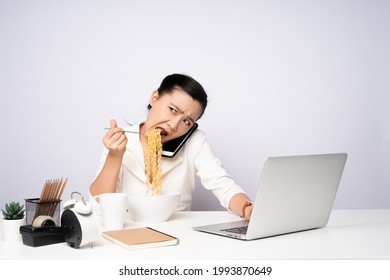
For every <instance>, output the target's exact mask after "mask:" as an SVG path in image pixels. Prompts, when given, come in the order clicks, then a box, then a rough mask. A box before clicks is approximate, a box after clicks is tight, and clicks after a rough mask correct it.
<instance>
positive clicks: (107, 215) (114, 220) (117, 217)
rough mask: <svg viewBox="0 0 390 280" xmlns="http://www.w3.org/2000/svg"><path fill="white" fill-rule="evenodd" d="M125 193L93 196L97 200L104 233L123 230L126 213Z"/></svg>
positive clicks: (126, 201)
mask: <svg viewBox="0 0 390 280" xmlns="http://www.w3.org/2000/svg"><path fill="white" fill-rule="evenodd" d="M127 196H128V195H127V193H103V194H101V195H98V196H95V198H97V199H98V200H99V204H100V211H101V214H102V217H103V228H104V230H106V231H109V230H118V229H123V227H124V225H125V219H126V213H127V204H128V200H127Z"/></svg>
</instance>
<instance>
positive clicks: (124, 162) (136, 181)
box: [90, 74, 253, 220]
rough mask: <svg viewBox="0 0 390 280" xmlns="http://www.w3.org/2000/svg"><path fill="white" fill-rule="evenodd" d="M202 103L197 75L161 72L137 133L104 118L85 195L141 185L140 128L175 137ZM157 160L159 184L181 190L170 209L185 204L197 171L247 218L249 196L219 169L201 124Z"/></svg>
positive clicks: (131, 190) (185, 206)
mask: <svg viewBox="0 0 390 280" xmlns="http://www.w3.org/2000/svg"><path fill="white" fill-rule="evenodd" d="M206 106H207V94H206V92H205V91H204V89H203V87H202V86H201V85H200V84H199V83H198V82H197V81H195V80H194V79H193V78H191V77H189V76H186V75H182V74H172V75H169V76H167V77H166V78H165V79H164V80H163V81H162V83H161V85H160V87H159V88H158V89H157V90H155V91H154V92H153V93H152V94H151V96H150V99H149V105H148V109H149V112H148V115H147V117H146V120H144V121H142V122H140V123H139V124H138V128H139V132H140V134H131V133H125V132H124V131H123V129H122V128H120V127H118V126H117V123H116V121H115V120H111V121H110V129H109V130H108V132H107V133H106V135H105V136H104V138H103V143H104V145H105V147H106V149H105V152H104V155H103V157H102V160H101V163H100V167H99V170H98V175H97V177H96V179H95V180H94V182H93V183H92V184H91V187H90V192H91V195H92V196H95V195H99V194H101V193H107V192H125V193H129V194H131V193H135V192H139V191H140V190H145V182H146V176H145V166H144V157H143V143H144V141H145V134H146V133H147V132H148V131H151V130H152V129H155V128H159V129H160V130H161V141H162V143H163V144H164V143H165V142H167V141H169V140H171V139H174V138H177V137H180V136H182V135H184V134H185V133H186V132H188V131H189V130H190V128H191V127H192V126H193V125H194V123H195V122H196V121H197V120H199V119H200V117H201V116H202V115H203V113H204V111H205V109H206ZM161 166H162V185H163V190H164V189H166V190H175V191H179V192H180V193H181V195H180V200H179V203H178V206H177V208H176V210H178V211H180V210H190V209H191V202H192V193H193V191H194V189H195V177H196V175H197V176H199V177H200V179H201V182H202V184H203V186H204V187H205V188H206V189H209V190H211V191H212V192H213V193H214V195H215V196H216V197H217V198H218V200H219V201H220V203H221V205H222V206H223V207H225V208H227V209H228V210H230V211H232V212H234V213H236V214H238V215H240V216H242V217H244V218H245V219H248V220H249V219H250V216H251V213H252V209H253V205H251V202H250V199H249V197H248V196H247V195H246V194H245V192H244V191H243V190H242V189H241V188H240V187H239V186H238V185H237V184H236V183H235V182H234V180H233V179H232V178H231V177H230V176H229V175H228V174H227V173H226V171H225V170H224V169H223V167H222V164H221V162H220V160H219V159H218V158H217V157H216V156H215V155H214V154H213V152H212V151H211V149H210V146H209V144H208V143H207V141H206V137H205V134H204V133H203V132H202V131H201V130H199V129H197V130H196V131H195V132H194V133H193V134H192V135H191V137H190V138H189V139H188V141H187V142H186V143H185V145H184V146H183V147H182V148H181V150H180V151H179V152H178V154H176V156H175V157H174V158H162V164H161Z"/></svg>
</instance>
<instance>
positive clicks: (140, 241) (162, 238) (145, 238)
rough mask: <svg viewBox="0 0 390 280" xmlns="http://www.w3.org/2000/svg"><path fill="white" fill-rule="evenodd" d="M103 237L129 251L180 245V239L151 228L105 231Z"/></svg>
mask: <svg viewBox="0 0 390 280" xmlns="http://www.w3.org/2000/svg"><path fill="white" fill-rule="evenodd" d="M102 236H103V237H104V238H106V239H107V240H110V241H112V242H114V243H116V244H118V245H120V246H122V247H124V248H127V249H142V248H152V247H162V246H172V245H177V244H179V239H178V238H176V237H173V236H171V235H169V234H166V233H164V232H161V231H158V230H155V229H153V228H150V227H142V228H127V229H120V230H112V231H104V232H102Z"/></svg>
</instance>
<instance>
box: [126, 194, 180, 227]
mask: <svg viewBox="0 0 390 280" xmlns="http://www.w3.org/2000/svg"><path fill="white" fill-rule="evenodd" d="M179 198H180V193H179V192H173V191H164V190H163V191H161V193H160V195H153V196H152V195H150V194H145V193H139V194H131V195H129V196H128V200H129V206H128V207H129V212H130V215H131V217H132V218H133V220H134V221H136V222H143V223H161V222H165V221H167V220H168V219H169V217H170V216H171V215H172V214H173V211H175V209H176V206H177V203H178V202H179Z"/></svg>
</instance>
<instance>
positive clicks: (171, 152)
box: [162, 123, 198, 158]
mask: <svg viewBox="0 0 390 280" xmlns="http://www.w3.org/2000/svg"><path fill="white" fill-rule="evenodd" d="M197 128H198V124H197V123H194V125H193V126H192V127H191V129H190V130H189V131H188V132H187V133H186V134H184V135H182V136H180V137H178V138H175V139H172V140H170V141H168V142H166V143H164V145H163V151H162V156H163V157H169V158H173V157H174V156H175V155H176V154H177V152H178V151H179V150H180V149H181V147H183V145H184V143H185V142H187V140H188V139H189V138H190V136H191V135H192V133H193V132H194V131H195V130H196V129H197Z"/></svg>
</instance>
